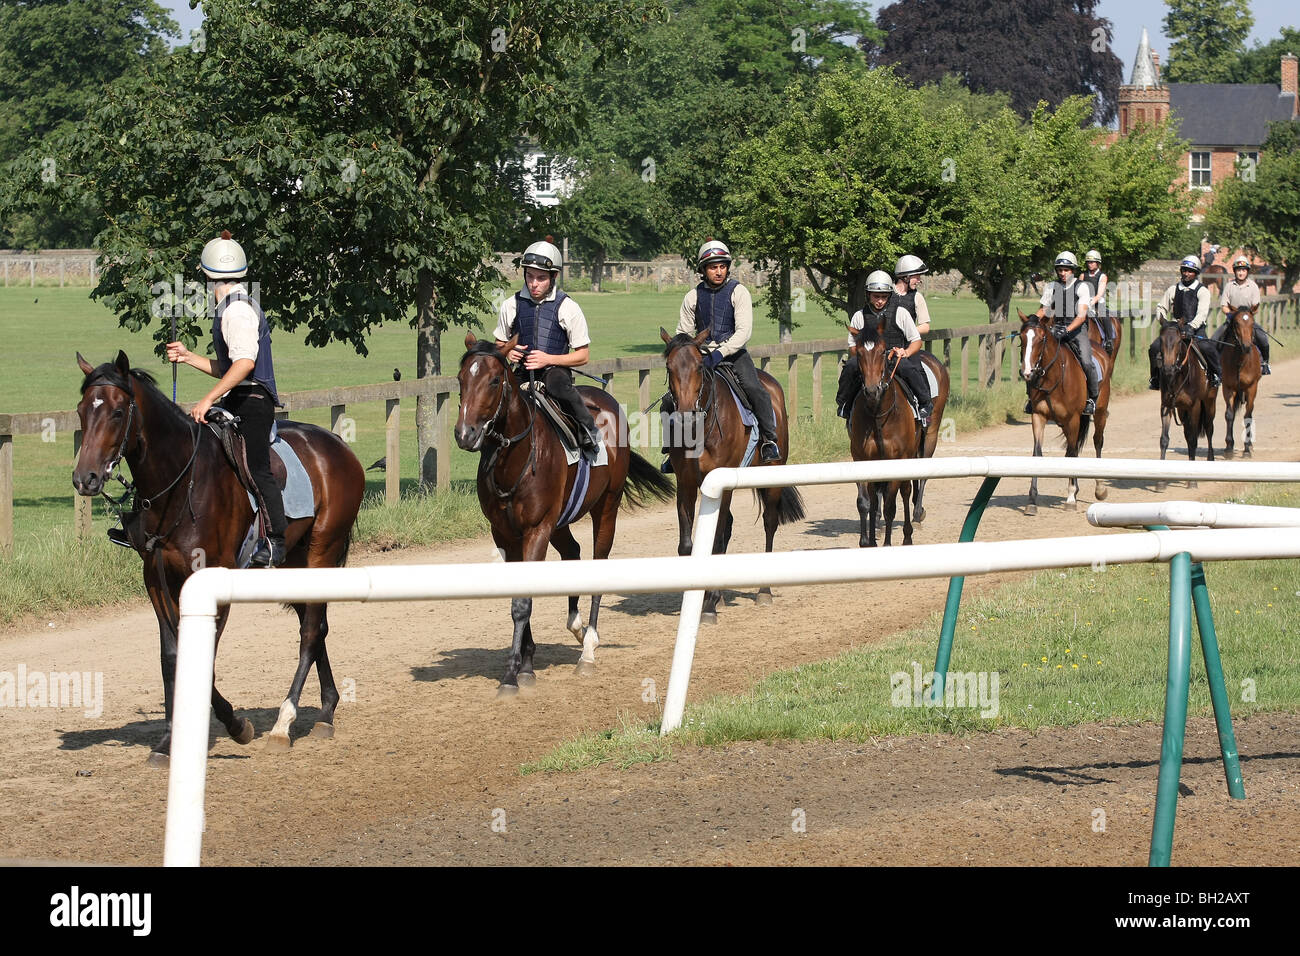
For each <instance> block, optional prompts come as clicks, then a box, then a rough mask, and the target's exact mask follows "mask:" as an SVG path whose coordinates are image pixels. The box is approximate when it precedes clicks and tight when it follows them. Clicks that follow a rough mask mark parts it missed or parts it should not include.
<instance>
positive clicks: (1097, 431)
mask: <svg viewBox="0 0 1300 956" xmlns="http://www.w3.org/2000/svg"><path fill="white" fill-rule="evenodd" d="M1108 418H1110V408H1109V406H1107V407H1103V408H1098V409H1097V414H1096V415H1095V416H1094V417H1093V419H1092V447H1093V448H1094V449H1095V450H1096V452H1097V457H1098V458H1100V457H1101V446H1102V445H1104V444H1105V443H1106V438H1105V435H1106V420H1107V419H1108ZM1109 494H1110V489H1109V488H1108V487H1106V485H1105V484H1103V483H1102V480H1101V479H1100V478H1098V479H1097V487H1096V495H1097V500H1098V501H1105V500H1106V496H1107V495H1109Z"/></svg>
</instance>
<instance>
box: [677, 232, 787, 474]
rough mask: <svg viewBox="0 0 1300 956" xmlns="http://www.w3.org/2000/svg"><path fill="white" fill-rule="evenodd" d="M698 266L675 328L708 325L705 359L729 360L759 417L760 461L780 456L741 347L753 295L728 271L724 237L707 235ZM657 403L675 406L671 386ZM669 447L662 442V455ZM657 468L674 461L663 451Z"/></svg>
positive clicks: (772, 421) (764, 396) (765, 398)
mask: <svg viewBox="0 0 1300 956" xmlns="http://www.w3.org/2000/svg"><path fill="white" fill-rule="evenodd" d="M699 269H700V276H701V281H700V284H699V285H697V286H696V287H695V288H694V289H691V290H690V291H689V292H687V293H686V297H685V298H684V299H682V308H681V313H680V314H679V316H678V320H677V334H678V335H682V334H685V335H691V336H695V335H699V334H700V333H701V332H703V331H704V330H705V329H706V328H707V329H710V330H711V331H710V333H709V343H710V344H712V345H713V346H714V347H713V348H712V349H711V350H709V352H708V354H707V355H706V356H705V359H704V364H705V365H707V366H708V367H709V368H717V367H718V366H719V365H721V364H722V363H723V362H728V363H730V364H731V367H732V368H733V369H734V370H735V372H736V377H737V378H738V379H739V380H740V385H741V387H742V388H743V389H744V390H745V395H746V396H747V397H748V398H749V404H750V407H751V408H753V410H754V416H755V417H756V418H757V419H758V429H759V433H760V439H759V441H760V444H759V449H758V453H759V456H760V458H761V459H762V460H763V461H764V462H773V461H780V460H781V449H780V447H779V446H778V445H777V442H776V413H775V412H774V411H773V410H772V397H771V396H770V395H769V394H768V393H767V389H766V388H764V387H763V386H762V384H761V383H760V382H759V380H758V372H757V370H756V369H755V368H754V360H753V359H752V358H750V356H749V352H748V351H747V350H746V349H745V344H746V343H747V342H748V341H749V338H750V336H751V335H752V334H753V330H754V303H753V299H752V298H751V297H750V294H749V290H748V289H746V288H745V287H744V286H743V285H741V284H740V283H739V282H738V281H737V280H735V279H733V278H731V277H730V272H731V250H730V249H728V248H727V246H726V244H725V243H722V242H719V241H718V240H716V239H707V240H705V242H704V244H703V245H702V246H700V252H699ZM660 407H661V409H662V411H664V412H668V413H671V412H672V411H673V410H674V406H673V397H672V393H671V392H669V393H668V394H666V395H665V396H664V398H663V402H662V404H661V406H660ZM667 453H668V450H667V449H666V448H665V449H664V454H665V456H666V455H667ZM661 470H662V471H665V472H670V471H672V463H671V461H670V460H669V459H668V458H667V457H665V458H664V463H663V466H662V468H661Z"/></svg>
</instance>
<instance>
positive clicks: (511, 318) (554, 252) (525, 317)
mask: <svg viewBox="0 0 1300 956" xmlns="http://www.w3.org/2000/svg"><path fill="white" fill-rule="evenodd" d="M523 267H524V288H523V289H522V290H521V291H519V292H516V293H515V294H514V295H513V296H511V297H510V298H508V299H506V300H505V301H504V302H502V303H501V311H500V314H499V315H498V316H497V327H496V332H495V333H494V334H495V336H496V343H497V347H498V348H503V347H504V346H505V345H506V343H507V342H508V341H509V340H510V339H511V338H512V337H513V336H514V335H515V334H516V333H518V335H519V342H518V344H517V345H516V346H515V348H514V349H513V350H512V351H511V352H510V355H509V360H510V361H511V362H518V361H519V360H520V359H521V358H522V359H523V360H524V368H526V369H528V370H529V371H540V370H542V369H545V370H546V371H545V372H542V374H541V379H542V382H543V384H544V385H545V386H546V392H547V394H548V395H550V396H551V398H553V399H555V401H556V402H557V403H558V404H559V405H560V406H561V407H562V408H564V410H565V411H567V412H568V413H569V414H570V415H572V416H573V419H574V421H576V422H577V423H578V425H579V426H580V428H581V434H579V435H578V436H577V438H578V441H579V442H581V443H582V446H583V447H584V448H586V449H587V450H589V451H597V450H598V449H599V448H600V445H601V432H600V429H599V428H598V427H597V426H596V421H595V419H594V418H592V417H591V412H590V411H589V410H588V408H587V406H586V404H585V403H584V402H583V400H582V396H581V395H579V394H578V390H577V389H576V388H574V385H573V373H572V372H571V371H569V369H571V368H576V367H577V366H579V365H586V364H587V358H588V352H589V348H590V345H591V336H590V335H588V333H587V317H586V316H585V315H583V314H582V309H581V308H579V306H578V303H576V302H574V301H573V300H572V299H571V298H569V297H568V296H567V295H565V294H564V293H563V292H562V291H560V290H559V289H557V288H556V286H555V282H556V277H557V276H558V275H559V274H560V270H561V269H563V268H564V257H563V256H561V255H560V250H559V249H557V248H556V247H555V244H554V243H553V242H552V240H551V237H550V236H547V237H546V239H545V240H544V241H541V242H534V243H533V244H532V245H531V246H529V247H528V248H527V249H525V250H524V257H523ZM570 349H572V350H573V351H570Z"/></svg>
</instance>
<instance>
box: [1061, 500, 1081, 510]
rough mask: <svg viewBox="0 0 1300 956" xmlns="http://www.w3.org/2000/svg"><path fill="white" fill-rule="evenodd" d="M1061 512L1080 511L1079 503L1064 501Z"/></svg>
mask: <svg viewBox="0 0 1300 956" xmlns="http://www.w3.org/2000/svg"><path fill="white" fill-rule="evenodd" d="M1061 510H1062V511H1078V510H1079V502H1077V501H1063V502H1061Z"/></svg>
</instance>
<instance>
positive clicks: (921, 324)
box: [894, 256, 930, 335]
mask: <svg viewBox="0 0 1300 956" xmlns="http://www.w3.org/2000/svg"><path fill="white" fill-rule="evenodd" d="M929 271H930V267H929V266H927V265H926V264H925V263H924V262H922V261H921V259H920V257H919V256H903V258H901V259H899V260H898V262H896V263H895V264H894V294H895V295H896V296H897V297H898V301H899V303H900V304H901V305H902V306H903V308H905V309H907V311H908V313H909V314H910V315H911V316H912V319H913V321H915V322H916V331H918V332H920V333H921V334H922V335H925V333H926V332H929V331H930V307H929V306H928V305H926V303H925V296H923V295H922V294H921V277H922V276H924V275H925V274H926V273H927V272H929Z"/></svg>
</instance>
